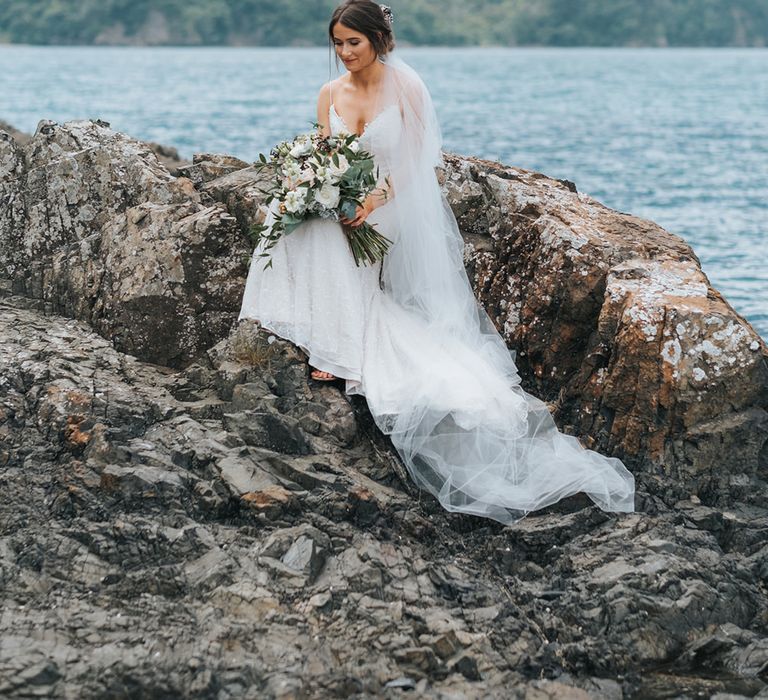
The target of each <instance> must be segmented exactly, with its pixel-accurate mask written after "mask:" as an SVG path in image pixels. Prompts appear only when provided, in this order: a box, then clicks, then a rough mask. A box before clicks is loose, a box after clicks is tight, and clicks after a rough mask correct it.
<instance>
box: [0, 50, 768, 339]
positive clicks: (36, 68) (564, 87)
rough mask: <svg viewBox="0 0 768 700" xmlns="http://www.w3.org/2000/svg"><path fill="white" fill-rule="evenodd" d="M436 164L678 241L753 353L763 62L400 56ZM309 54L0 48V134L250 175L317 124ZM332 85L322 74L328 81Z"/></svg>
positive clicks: (765, 55) (760, 252) (611, 55)
mask: <svg viewBox="0 0 768 700" xmlns="http://www.w3.org/2000/svg"><path fill="white" fill-rule="evenodd" d="M402 55H403V57H404V58H405V59H406V60H407V61H409V62H410V63H411V64H412V65H413V66H414V67H415V68H416V69H417V70H418V71H419V72H420V73H421V74H422V76H423V77H424V80H425V81H426V83H427V85H428V86H429V88H430V90H431V92H432V95H433V97H434V99H435V104H436V106H437V110H438V113H439V115H440V120H441V124H442V126H443V133H444V141H445V147H446V149H447V150H451V151H455V152H458V153H464V154H471V155H478V156H481V157H484V158H491V159H498V160H501V161H502V162H504V163H509V164H512V165H516V166H520V167H523V168H530V169H533V170H538V171H541V172H544V173H546V174H548V175H551V176H553V177H558V178H567V179H569V180H573V181H574V182H576V184H577V186H578V188H579V190H580V191H582V192H586V193H588V194H590V195H592V196H594V197H596V198H597V199H599V200H601V201H602V202H604V203H605V204H607V205H608V206H611V207H613V208H615V209H618V210H620V211H625V212H631V213H633V214H638V215H640V216H644V217H648V218H650V219H653V220H655V221H657V222H658V223H660V224H661V225H662V226H664V227H665V228H667V229H668V230H670V231H672V232H674V233H677V234H679V235H681V236H683V237H684V238H685V239H686V240H688V241H689V242H690V243H691V245H692V246H693V248H694V250H695V251H696V253H697V254H698V255H699V257H700V258H701V261H702V264H703V266H704V270H705V271H706V272H707V274H708V275H709V276H710V278H711V280H712V281H713V283H714V284H715V285H716V286H717V287H718V288H719V289H721V290H722V291H723V292H724V293H725V295H726V296H727V297H728V299H729V300H730V301H731V303H732V304H733V305H734V306H735V307H736V308H737V310H739V311H740V312H741V313H743V314H744V315H746V316H747V318H749V319H750V321H752V323H753V324H754V325H755V327H756V328H757V329H758V330H759V331H760V332H761V333H762V334H763V336H764V337H768V255H767V254H766V247H768V213H767V212H768V208H767V207H768V204H767V202H768V138H767V137H768V133H767V131H768V50H762V49H744V50H742V49H462V50H455V49H452V50H449V49H434V48H433V49H404V50H403V51H402ZM330 70H331V69H330V68H329V60H328V53H327V51H326V50H324V49H252V48H237V49H230V48H197V49H188V48H60V47H25V46H0V119H4V120H6V121H8V122H10V123H11V124H13V125H14V126H16V127H17V128H20V129H22V130H24V131H34V129H35V126H36V124H37V122H38V120H39V119H42V118H48V119H54V120H56V121H66V120H68V119H79V118H97V117H98V118H101V119H104V120H106V121H109V122H110V123H111V124H112V127H113V128H115V129H117V130H120V131H124V132H127V133H129V134H131V135H133V136H136V137H138V138H142V139H146V140H152V141H158V142H160V143H165V144H168V145H173V146H176V147H177V148H178V149H179V151H180V152H181V154H182V155H183V156H185V157H190V156H191V154H192V153H194V152H202V151H209V152H210V151H214V152H226V153H231V154H233V155H237V156H240V157H241V158H243V159H245V160H255V159H256V157H257V155H258V153H259V152H261V151H264V152H266V151H268V150H269V148H270V147H271V146H272V145H273V144H274V143H275V142H277V141H279V140H281V139H283V138H286V137H288V136H291V135H293V134H294V133H296V132H298V131H301V130H305V129H307V128H308V127H309V126H310V123H311V122H313V121H314V120H315V100H316V96H317V91H318V89H319V87H320V85H321V84H322V83H323V82H325V81H326V80H327V79H328V77H329V71H330ZM332 74H333V75H334V76H335V75H336V71H335V68H333V70H332Z"/></svg>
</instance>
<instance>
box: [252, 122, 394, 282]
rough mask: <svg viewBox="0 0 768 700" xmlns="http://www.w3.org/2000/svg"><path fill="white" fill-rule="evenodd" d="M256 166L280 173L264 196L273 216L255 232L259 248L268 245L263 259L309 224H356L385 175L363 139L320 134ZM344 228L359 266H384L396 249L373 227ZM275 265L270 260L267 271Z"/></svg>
mask: <svg viewBox="0 0 768 700" xmlns="http://www.w3.org/2000/svg"><path fill="white" fill-rule="evenodd" d="M315 126H316V127H317V126H318V125H315ZM255 166H256V167H257V168H259V169H263V168H270V169H271V170H272V171H273V172H274V179H273V180H272V182H271V186H270V187H269V188H268V189H266V190H262V192H263V193H264V194H266V195H267V200H266V203H267V205H268V207H269V212H270V213H271V215H272V216H271V217H268V218H267V220H266V221H265V223H263V224H255V225H253V226H252V227H251V234H252V236H253V238H254V240H255V242H256V244H257V246H258V245H259V244H260V243H263V249H262V252H261V253H260V254H259V257H266V258H268V257H270V252H269V251H270V250H271V249H272V248H273V247H274V246H275V244H276V243H277V242H278V241H279V240H280V238H281V237H282V236H284V235H285V234H288V233H290V232H291V231H293V230H294V229H295V228H296V227H297V226H299V224H301V223H302V222H304V221H305V220H307V219H310V218H312V217H321V218H323V219H331V220H333V221H340V220H341V218H342V217H343V218H346V219H354V218H355V212H356V209H357V207H358V205H362V203H363V201H364V200H365V198H366V197H367V196H368V195H369V194H371V193H372V192H373V191H374V190H376V188H377V180H378V175H379V173H378V169H377V168H375V167H374V163H373V156H371V154H370V153H368V152H367V151H365V150H363V149H362V148H361V146H360V143H359V139H358V136H357V134H344V133H340V134H338V135H336V136H323V135H322V133H321V132H320V131H319V130H316V131H314V132H312V133H309V134H301V135H299V136H297V137H296V138H295V139H293V140H292V141H283V142H282V143H280V144H278V145H277V146H275V148H273V149H272V151H271V153H270V158H269V159H267V158H266V157H265V156H264V154H260V155H259V160H258V161H257V162H256V164H255ZM270 219H271V221H270ZM342 228H343V230H344V233H345V234H346V236H347V239H348V240H349V246H350V248H351V249H352V255H353V256H354V258H355V264H356V265H358V266H359V265H360V264H361V263H365V264H373V263H376V262H378V261H379V260H382V259H383V258H384V256H385V255H386V253H387V251H388V250H389V246H390V245H391V243H392V241H390V240H389V239H388V238H387V237H386V236H383V235H382V234H380V233H379V232H378V231H377V230H376V229H375V228H374V226H373V225H371V224H369V223H368V222H363V223H362V224H361V225H360V226H357V227H354V228H353V227H351V226H342ZM271 265H272V261H271V260H269V261H268V262H267V264H266V265H265V266H264V269H266V268H267V267H270V266H271Z"/></svg>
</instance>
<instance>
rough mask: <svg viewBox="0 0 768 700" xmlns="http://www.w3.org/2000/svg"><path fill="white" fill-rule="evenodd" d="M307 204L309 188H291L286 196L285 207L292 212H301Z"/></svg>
mask: <svg viewBox="0 0 768 700" xmlns="http://www.w3.org/2000/svg"><path fill="white" fill-rule="evenodd" d="M306 204H307V190H306V188H304V187H302V188H300V189H298V190H291V191H290V192H289V193H288V194H287V195H286V196H285V208H286V210H288V211H289V212H290V213H291V214H300V213H301V212H303V211H304V209H305V208H306Z"/></svg>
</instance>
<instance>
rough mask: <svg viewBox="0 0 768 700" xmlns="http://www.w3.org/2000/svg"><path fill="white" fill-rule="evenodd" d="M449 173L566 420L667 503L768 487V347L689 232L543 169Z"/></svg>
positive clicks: (524, 346) (489, 279)
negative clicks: (619, 206) (713, 276)
mask: <svg viewBox="0 0 768 700" xmlns="http://www.w3.org/2000/svg"><path fill="white" fill-rule="evenodd" d="M441 175H442V180H443V187H444V190H445V192H446V195H447V197H448V199H449V202H450V204H451V206H452V207H453V209H454V212H455V213H456V215H457V217H458V220H459V224H460V226H461V228H462V230H463V231H464V232H465V238H466V248H465V261H466V264H467V269H468V271H469V273H470V277H471V280H472V282H473V284H474V287H475V292H476V295H477V297H478V298H479V299H480V301H481V302H482V303H483V305H484V306H485V308H486V309H487V311H488V313H489V314H490V315H491V317H492V319H493V320H494V322H495V323H496V326H497V327H498V328H499V330H500V331H501V332H502V334H503V335H504V338H505V340H506V341H507V343H508V345H509V346H510V347H511V348H514V349H515V350H516V351H517V362H518V366H519V368H520V371H521V374H522V376H523V377H524V380H525V382H526V386H527V388H528V389H529V390H530V391H532V392H533V393H535V394H537V395H539V396H541V397H542V398H545V399H547V400H549V401H551V402H552V404H553V405H554V407H555V408H556V418H557V420H558V423H559V424H560V425H561V426H562V427H563V428H564V429H566V430H569V431H570V432H573V433H575V434H577V435H579V436H580V437H582V438H583V440H584V442H585V443H586V444H587V445H588V446H589V447H592V448H594V449H596V450H599V451H601V452H604V453H606V454H612V455H615V456H617V457H620V458H622V459H623V460H624V461H625V462H626V463H627V464H628V465H629V466H630V467H631V468H632V469H633V471H634V472H635V474H636V475H639V476H640V477H641V478H642V479H643V480H644V481H645V482H646V484H647V485H648V486H649V488H651V489H652V490H653V491H654V492H657V493H663V494H664V495H665V496H666V497H667V498H685V497H687V496H688V495H690V494H691V493H693V494H696V495H698V496H700V497H702V498H703V499H705V500H707V501H709V502H713V503H714V502H727V501H728V500H729V499H731V498H734V497H743V498H746V499H749V498H750V496H751V495H754V494H757V493H761V492H762V491H761V487H762V485H763V484H764V482H765V480H766V479H768V412H767V409H768V362H767V358H768V351H767V350H766V345H765V342H764V341H763V340H762V339H761V338H760V336H759V335H758V334H757V333H756V332H755V330H754V329H753V328H752V327H751V326H750V324H749V323H748V322H747V321H746V320H745V319H744V318H742V317H741V316H740V315H739V314H738V313H736V312H735V311H734V309H733V308H732V307H731V306H730V304H728V302H727V301H726V300H725V299H724V298H723V296H722V295H721V294H720V293H719V292H718V291H717V290H716V289H714V288H713V287H712V286H711V285H710V283H709V280H708V279H707V277H706V275H705V274H704V273H703V272H702V270H701V266H700V264H699V261H698V259H697V257H696V255H695V254H694V253H693V251H692V250H691V247H690V246H689V245H688V244H687V243H686V242H685V241H683V240H682V239H681V238H679V237H678V236H675V235H673V234H671V233H669V232H668V231H665V230H664V229H662V228H661V227H660V226H658V225H657V224H655V223H653V222H651V221H648V220H646V219H641V218H638V217H636V216H632V215H630V214H624V213H621V212H618V211H615V210H613V209H609V208H608V207H606V206H604V205H603V204H601V203H600V202H598V201H596V200H594V199H592V198H591V197H589V196H587V195H584V194H580V193H578V192H577V191H576V188H575V186H574V185H573V183H570V182H566V181H559V180H554V179H551V178H548V177H545V176H543V175H541V174H539V173H533V172H530V171H526V170H521V169H519V168H513V167H507V166H503V165H500V164H498V163H491V162H488V161H482V160H478V159H474V158H464V157H460V156H450V155H449V156H446V169H445V171H444V172H443V173H442V174H441ZM756 497H757V496H756ZM758 498H759V497H758Z"/></svg>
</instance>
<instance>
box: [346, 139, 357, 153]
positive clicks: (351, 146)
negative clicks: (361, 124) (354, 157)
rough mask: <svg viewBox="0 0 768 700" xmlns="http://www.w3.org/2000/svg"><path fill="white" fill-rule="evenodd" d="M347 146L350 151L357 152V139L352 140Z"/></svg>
mask: <svg viewBox="0 0 768 700" xmlns="http://www.w3.org/2000/svg"><path fill="white" fill-rule="evenodd" d="M347 148H348V149H349V150H350V151H352V153H357V152H358V151H359V150H360V144H359V143H358V142H357V141H353V142H352V143H350V144H349V146H347Z"/></svg>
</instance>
